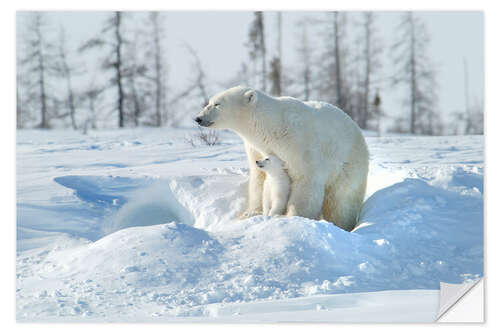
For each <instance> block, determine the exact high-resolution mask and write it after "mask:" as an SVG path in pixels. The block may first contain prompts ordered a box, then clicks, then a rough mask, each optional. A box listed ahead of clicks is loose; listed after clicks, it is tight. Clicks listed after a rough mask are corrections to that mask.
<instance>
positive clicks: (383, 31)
mask: <svg viewBox="0 0 500 333" xmlns="http://www.w3.org/2000/svg"><path fill="white" fill-rule="evenodd" d="M166 13H167V19H166V22H167V27H166V32H167V41H166V47H167V51H166V52H167V54H166V57H167V59H168V64H169V72H170V73H169V85H170V86H171V87H172V89H173V90H174V91H177V92H178V91H181V90H182V89H183V88H184V87H185V85H186V84H187V80H188V78H189V77H190V75H191V74H192V71H191V70H190V64H191V62H192V59H191V58H190V56H189V54H188V53H187V51H186V50H185V48H184V47H183V44H184V43H185V42H187V43H189V44H190V45H191V46H192V47H193V48H194V49H195V50H196V51H197V52H198V54H199V56H200V58H201V60H202V62H203V65H204V67H205V70H206V72H207V76H208V80H209V83H212V85H211V88H212V90H211V91H210V93H216V92H217V90H220V89H224V88H228V87H224V82H225V81H227V80H228V79H229V78H231V77H232V76H234V74H235V72H236V71H237V70H238V69H239V68H240V66H241V63H242V62H244V61H246V60H247V50H246V48H245V46H244V44H245V43H246V41H247V39H248V29H249V24H250V22H251V20H252V16H253V14H252V12H248V11H219V12H214V11H189V12H187V11H171V12H166ZM376 13H377V17H378V19H377V20H378V21H377V25H378V29H379V32H380V37H381V38H382V40H383V43H384V45H385V46H386V47H387V48H389V46H390V45H391V44H392V40H393V35H394V29H395V26H396V24H397V23H398V21H399V18H400V15H401V12H376ZM107 15H108V13H106V12H88V11H80V12H52V13H50V20H51V24H52V26H53V27H54V29H55V30H57V29H58V26H59V25H63V26H64V27H65V29H66V30H67V34H68V39H69V41H70V42H71V43H72V44H73V46H76V47H77V46H79V45H81V44H82V43H83V42H84V41H85V40H87V39H89V38H90V37H92V36H94V35H95V34H96V33H97V32H98V31H99V29H100V28H101V26H102V21H103V20H104V19H105V18H106V16H107ZM356 15H357V14H354V15H351V16H352V17H353V18H355V17H356ZM417 15H418V16H419V17H421V18H422V19H423V20H424V22H425V23H426V25H427V29H428V32H429V35H430V37H431V44H430V45H429V49H428V51H429V58H430V59H431V60H432V61H433V62H434V63H435V64H436V65H437V67H438V72H439V74H438V84H439V104H438V106H439V110H441V112H442V114H443V115H444V116H443V118H446V115H447V114H449V113H450V112H452V111H456V110H462V109H463V108H464V60H465V61H466V62H467V64H468V74H469V90H470V93H469V94H470V100H471V102H473V101H474V100H475V99H477V100H478V101H481V100H482V98H483V91H484V83H483V80H484V53H483V52H484V41H483V36H484V34H483V14H482V13H481V12H458V11H456V12H417ZM304 16H310V17H316V18H323V17H324V16H325V14H324V13H322V12H301V11H294V12H284V13H283V34H284V35H283V63H284V66H285V68H287V67H288V68H291V67H293V64H294V63H295V58H296V48H297V39H298V37H297V36H298V33H299V31H298V28H297V21H298V20H300V19H301V18H303V17H304ZM264 17H265V28H266V33H267V36H266V43H267V46H268V50H270V53H271V54H272V51H273V50H274V49H275V47H274V45H275V44H274V43H275V40H276V34H275V31H276V29H275V24H276V23H275V13H274V12H265V16H264ZM17 21H18V30H19V26H20V24H21V22H22V14H20V15H18V20H17ZM351 29H353V31H348V34H349V35H350V36H351V37H349V38H353V37H354V35H355V34H357V33H358V31H356V30H355V29H354V25H351ZM322 41H323V40H322V39H321V37H319V36H315V37H314V36H313V42H316V43H317V45H321V44H320V43H322ZM270 59H271V57H269V60H268V62H269V61H270ZM82 60H83V61H84V62H86V63H88V62H89V61H88V59H85V58H84V59H82ZM391 60H392V59H390V52H386V53H385V56H384V64H383V76H386V77H388V76H389V75H390V74H391V73H392V72H391V70H392V68H393V66H392V62H391ZM379 88H380V92H381V96H382V102H383V105H382V106H383V108H384V110H385V111H386V112H387V113H389V114H391V115H396V114H398V113H399V112H407V110H404V109H403V107H402V106H401V94H400V92H398V91H397V90H394V89H393V88H390V87H388V86H384V85H381V87H379Z"/></svg>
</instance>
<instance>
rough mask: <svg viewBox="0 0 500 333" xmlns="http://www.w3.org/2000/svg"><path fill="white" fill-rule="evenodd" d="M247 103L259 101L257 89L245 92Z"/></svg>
mask: <svg viewBox="0 0 500 333" xmlns="http://www.w3.org/2000/svg"><path fill="white" fill-rule="evenodd" d="M243 98H244V102H245V104H255V103H256V102H257V93H256V92H255V90H249V91H247V92H246V93H245V94H243Z"/></svg>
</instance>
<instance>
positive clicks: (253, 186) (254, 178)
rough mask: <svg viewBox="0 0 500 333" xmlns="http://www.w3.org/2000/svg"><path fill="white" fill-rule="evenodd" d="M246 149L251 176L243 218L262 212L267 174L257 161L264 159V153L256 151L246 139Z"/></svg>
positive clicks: (241, 216)
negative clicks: (258, 165)
mask: <svg viewBox="0 0 500 333" xmlns="http://www.w3.org/2000/svg"><path fill="white" fill-rule="evenodd" d="M245 150H246V153H247V157H248V165H249V170H250V178H249V180H248V205H247V209H246V210H245V211H244V212H243V213H242V214H241V215H240V218H241V219H246V218H248V217H252V216H256V215H261V214H262V198H263V192H264V180H265V179H266V174H265V172H263V171H262V170H260V169H259V168H258V167H257V165H256V164H255V161H257V160H261V159H262V157H263V156H262V154H260V153H259V152H258V151H256V150H255V149H254V148H253V147H252V146H250V144H248V143H247V142H246V141H245Z"/></svg>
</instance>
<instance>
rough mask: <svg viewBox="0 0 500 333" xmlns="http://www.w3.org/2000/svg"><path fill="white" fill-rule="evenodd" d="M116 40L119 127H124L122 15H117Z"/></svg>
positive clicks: (117, 13) (118, 13)
mask: <svg viewBox="0 0 500 333" xmlns="http://www.w3.org/2000/svg"><path fill="white" fill-rule="evenodd" d="M115 19H116V21H115V38H116V49H115V52H116V64H115V68H116V83H117V87H118V127H120V128H121V127H124V125H125V123H124V111H123V99H124V98H125V96H124V93H123V83H122V70H121V65H122V55H121V46H122V36H121V33H120V25H121V13H120V12H116V13H115Z"/></svg>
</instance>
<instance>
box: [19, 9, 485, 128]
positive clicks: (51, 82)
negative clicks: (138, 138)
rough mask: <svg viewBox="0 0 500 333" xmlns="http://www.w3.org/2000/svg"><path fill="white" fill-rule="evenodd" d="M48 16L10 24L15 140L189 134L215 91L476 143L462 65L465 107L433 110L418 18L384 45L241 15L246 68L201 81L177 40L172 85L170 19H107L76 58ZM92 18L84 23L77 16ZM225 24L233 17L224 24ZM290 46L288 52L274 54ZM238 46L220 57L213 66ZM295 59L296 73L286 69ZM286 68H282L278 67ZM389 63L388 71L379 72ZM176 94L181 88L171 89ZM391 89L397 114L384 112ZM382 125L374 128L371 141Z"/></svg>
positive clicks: (329, 25)
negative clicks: (49, 135)
mask: <svg viewBox="0 0 500 333" xmlns="http://www.w3.org/2000/svg"><path fill="white" fill-rule="evenodd" d="M49 14H50V13H49V12H19V13H18V16H17V20H18V25H17V27H18V31H17V78H16V84H17V93H16V99H17V110H16V114H17V128H18V129H20V128H43V129H51V128H72V129H74V130H79V131H82V132H83V133H86V132H87V130H89V129H99V128H114V127H120V128H121V127H147V126H153V127H178V126H183V125H186V126H193V124H192V122H191V119H192V117H193V116H194V115H195V114H196V113H197V112H198V111H199V110H201V108H202V106H204V105H205V104H206V103H207V101H208V98H209V97H210V96H211V95H212V94H214V93H217V92H218V91H221V90H224V89H227V88H229V87H231V86H234V85H238V84H243V85H247V86H251V87H254V88H257V89H260V90H261V91H264V92H266V93H268V94H270V95H273V96H283V95H288V96H293V97H296V98H299V99H303V100H321V101H326V102H329V103H331V104H334V105H337V106H339V107H340V108H341V109H343V110H344V111H345V112H346V113H347V114H349V116H350V117H351V118H353V119H354V120H355V121H356V122H357V123H358V125H359V126H360V128H362V129H364V130H367V131H373V132H374V133H377V134H378V135H380V134H381V132H383V133H409V134H414V135H464V134H482V133H483V100H482V96H471V95H472V94H471V93H470V89H469V83H468V75H469V74H468V71H469V70H468V64H467V61H466V59H465V58H464V59H463V74H460V77H462V78H463V82H464V83H463V90H462V91H461V95H460V96H457V98H460V99H463V100H464V101H465V102H464V103H463V107H462V108H460V109H456V110H451V111H450V112H448V114H446V116H444V115H443V110H441V109H440V108H439V105H438V103H437V102H438V101H439V97H440V87H439V85H438V83H437V78H438V77H439V75H440V67H439V64H435V63H434V62H433V59H432V58H431V57H430V56H429V52H428V48H429V45H430V41H431V37H432V34H430V33H429V31H428V28H427V26H426V24H425V22H424V20H422V19H421V17H420V16H419V13H418V12H401V13H398V15H399V19H398V20H399V23H398V25H397V26H395V27H394V29H395V31H396V33H395V36H397V38H395V39H394V40H384V38H383V37H384V36H385V35H386V31H384V30H383V29H382V27H381V26H380V24H379V18H380V15H383V13H377V12H358V13H351V12H324V13H321V15H319V14H318V15H304V17H303V18H302V19H300V20H295V21H294V22H293V25H294V27H295V29H294V30H293V31H287V29H286V28H285V26H284V25H283V23H282V22H283V20H285V19H286V16H287V15H289V14H288V13H287V12H261V11H256V12H253V13H249V14H251V15H252V19H251V21H250V24H249V25H248V26H247V27H246V29H247V38H246V40H243V41H241V45H237V47H244V48H245V52H246V57H245V58H242V59H241V66H240V68H239V70H237V71H235V72H234V73H227V75H228V77H229V78H228V79H226V80H224V82H221V81H220V80H217V79H214V78H210V77H209V74H207V71H206V65H207V64H208V63H209V62H210V59H204V58H202V57H201V56H200V54H199V52H198V50H197V49H196V48H195V47H194V46H193V45H191V44H190V41H189V40H186V41H185V43H184V44H182V45H176V46H173V47H180V48H184V49H185V50H186V51H187V54H189V57H190V59H189V61H190V63H191V67H190V70H189V73H188V74H187V75H186V77H185V78H183V80H179V78H177V77H174V76H173V75H172V71H171V69H172V68H173V67H174V66H176V61H175V59H172V58H169V54H170V52H171V51H172V50H171V49H170V48H171V46H168V44H167V43H166V42H165V41H166V40H168V38H169V33H170V32H169V30H168V29H167V25H166V22H167V21H168V20H169V15H170V14H169V12H109V13H106V15H107V18H106V19H105V20H103V21H102V23H101V26H100V27H99V29H98V31H99V32H98V34H96V35H95V36H91V37H90V38H88V39H87V40H85V41H84V42H81V43H80V45H76V46H74V45H73V44H74V43H69V41H71V39H72V36H71V31H70V30H68V29H67V28H66V27H65V26H64V25H62V24H59V25H58V24H57V23H56V22H53V20H51V17H50V15H49ZM87 15H92V13H90V12H89V13H87ZM224 15H231V14H230V13H226V14H224ZM286 34H293V35H294V36H293V37H294V43H295V45H294V47H293V48H292V49H290V48H288V49H284V48H283V42H282V39H283V36H284V35H286ZM234 47H236V46H234V45H227V46H226V49H225V50H220V53H221V56H224V57H228V56H231V55H230V54H228V52H229V53H230V52H231V49H232V48H234ZM291 54H293V59H295V61H294V63H291V62H290V59H292V57H291ZM287 57H288V58H289V59H287ZM382 59H389V63H390V67H389V68H387V67H388V66H385V68H384V66H383V65H382V63H383V62H382ZM179 82H181V83H179ZM396 88H397V89H398V90H399V91H400V95H401V96H400V97H398V103H399V106H398V107H399V111H398V112H397V113H394V112H393V113H392V114H391V113H390V112H387V111H388V110H387V109H386V104H384V101H385V99H386V97H387V96H389V95H391V94H393V90H396ZM381 123H383V124H384V126H383V128H384V129H381Z"/></svg>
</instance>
